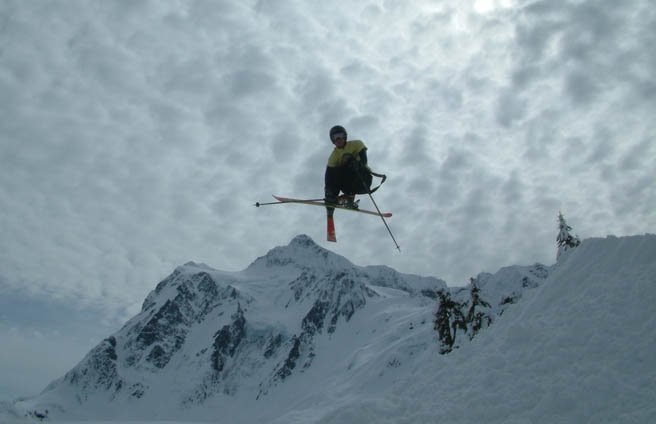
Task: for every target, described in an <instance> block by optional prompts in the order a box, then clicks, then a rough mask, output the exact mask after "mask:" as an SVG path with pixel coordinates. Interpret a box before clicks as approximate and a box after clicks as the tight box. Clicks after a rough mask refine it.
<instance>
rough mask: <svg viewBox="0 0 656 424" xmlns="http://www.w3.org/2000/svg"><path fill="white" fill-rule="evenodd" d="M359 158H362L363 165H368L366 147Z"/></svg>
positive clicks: (359, 153) (359, 154)
mask: <svg viewBox="0 0 656 424" xmlns="http://www.w3.org/2000/svg"><path fill="white" fill-rule="evenodd" d="M358 156H360V163H361V164H363V165H365V166H366V165H367V148H366V147H365V148H364V149H362V150H360V152H358Z"/></svg>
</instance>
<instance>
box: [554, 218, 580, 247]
mask: <svg viewBox="0 0 656 424" xmlns="http://www.w3.org/2000/svg"><path fill="white" fill-rule="evenodd" d="M570 231H572V227H570V226H569V225H567V222H566V221H565V217H564V216H563V214H562V213H561V212H559V213H558V237H556V242H557V244H558V253H557V255H556V259H558V258H560V255H561V254H562V253H563V252H564V251H566V250H568V249H570V248H571V249H573V248H575V247H576V246H578V245H579V244H581V240H580V239H579V238H578V236H576V235H572V234H571V233H570Z"/></svg>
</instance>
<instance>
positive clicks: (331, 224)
mask: <svg viewBox="0 0 656 424" xmlns="http://www.w3.org/2000/svg"><path fill="white" fill-rule="evenodd" d="M326 222H327V224H328V226H327V229H326V240H328V241H332V242H334V243H336V242H337V236H336V235H335V221H334V220H333V217H332V216H328V217H326Z"/></svg>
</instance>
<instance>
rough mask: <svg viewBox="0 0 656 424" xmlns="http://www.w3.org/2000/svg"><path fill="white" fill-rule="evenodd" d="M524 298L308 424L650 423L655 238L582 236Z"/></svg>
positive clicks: (655, 408)
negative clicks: (386, 384) (441, 351)
mask: <svg viewBox="0 0 656 424" xmlns="http://www.w3.org/2000/svg"><path fill="white" fill-rule="evenodd" d="M526 297H527V298H526V299H525V300H524V301H523V302H520V303H519V304H517V305H515V307H514V308H509V309H508V311H507V312H506V313H505V314H504V315H503V316H502V318H500V319H499V320H498V321H497V322H496V323H495V324H494V325H493V326H492V327H490V329H489V331H487V332H485V333H482V334H481V335H480V337H478V338H476V339H474V340H473V342H472V343H471V344H468V345H466V346H463V347H462V348H461V349H460V350H458V351H455V352H453V353H452V354H450V355H446V356H443V357H440V356H436V355H431V354H429V353H428V352H426V353H425V355H424V357H422V358H421V360H419V361H417V364H416V368H415V369H414V370H413V371H412V372H409V373H408V374H407V375H406V376H404V378H403V379H402V380H401V381H399V382H397V383H396V384H394V386H393V388H391V389H390V390H389V391H388V392H387V393H386V394H385V395H384V396H380V397H376V398H374V399H364V400H363V399H353V400H352V401H349V402H348V403H347V404H345V405H342V406H341V407H340V408H336V409H335V410H334V411H332V412H330V413H328V414H326V415H325V416H324V417H322V418H321V419H319V420H317V422H321V423H324V424H327V423H346V422H362V423H363V422H378V423H424V422H445V423H482V422H485V423H654V422H656V319H655V316H656V315H655V314H654V305H656V236H655V235H645V236H634V237H622V238H615V237H609V238H606V239H587V240H585V241H584V242H583V244H582V245H581V246H579V247H578V248H577V249H575V250H571V251H568V252H567V253H566V254H565V255H563V256H562V257H561V258H560V261H559V262H558V264H557V265H556V267H555V269H554V271H553V274H552V275H551V276H550V278H549V280H548V281H547V282H546V283H545V284H544V285H542V286H541V287H540V288H538V289H537V290H535V291H533V292H528V293H527V296H526ZM284 421H285V420H281V421H280V422H284ZM287 422H294V421H292V420H288V421H287ZM296 422H301V420H299V421H296Z"/></svg>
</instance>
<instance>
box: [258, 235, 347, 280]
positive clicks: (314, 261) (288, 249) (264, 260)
mask: <svg viewBox="0 0 656 424" xmlns="http://www.w3.org/2000/svg"><path fill="white" fill-rule="evenodd" d="M350 267H353V264H352V263H351V262H349V261H348V260H347V259H346V258H344V257H343V256H340V255H337V254H335V253H333V252H330V251H329V250H326V249H324V248H323V247H321V246H319V245H318V244H316V243H315V242H314V240H312V238H310V237H309V236H307V235H305V234H301V235H298V236H296V237H294V238H293V239H292V240H291V241H290V242H289V244H288V245H287V246H278V247H275V248H273V249H271V250H269V252H267V254H266V255H264V256H261V257H259V258H257V259H256V260H255V261H254V262H253V263H252V264H251V265H250V266H249V267H248V268H247V270H248V271H255V270H258V271H266V272H272V271H273V270H275V269H292V270H307V269H315V270H316V269H321V270H324V269H332V270H334V269H344V268H350Z"/></svg>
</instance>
